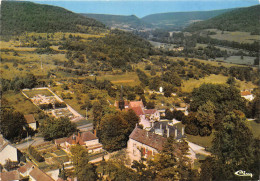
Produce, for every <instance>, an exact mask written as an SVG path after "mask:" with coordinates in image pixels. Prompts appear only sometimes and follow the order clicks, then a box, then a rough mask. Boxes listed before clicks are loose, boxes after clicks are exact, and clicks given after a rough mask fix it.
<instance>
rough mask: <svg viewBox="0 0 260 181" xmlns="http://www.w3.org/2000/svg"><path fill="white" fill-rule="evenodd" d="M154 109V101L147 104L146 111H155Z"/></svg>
mask: <svg viewBox="0 0 260 181" xmlns="http://www.w3.org/2000/svg"><path fill="white" fill-rule="evenodd" d="M154 108H155V102H154V101H150V102H147V104H146V109H154Z"/></svg>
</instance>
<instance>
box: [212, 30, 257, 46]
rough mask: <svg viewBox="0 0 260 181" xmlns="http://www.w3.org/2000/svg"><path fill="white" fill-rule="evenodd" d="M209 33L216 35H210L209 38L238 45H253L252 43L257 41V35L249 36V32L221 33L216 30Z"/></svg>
mask: <svg viewBox="0 0 260 181" xmlns="http://www.w3.org/2000/svg"><path fill="white" fill-rule="evenodd" d="M209 31H212V32H216V33H217V34H216V35H210V37H211V38H214V39H218V40H227V41H235V42H239V43H253V42H254V41H259V40H260V37H259V35H250V32H241V31H233V32H230V31H223V34H222V31H221V30H216V29H209Z"/></svg>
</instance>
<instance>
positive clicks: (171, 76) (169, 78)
mask: <svg viewBox="0 0 260 181" xmlns="http://www.w3.org/2000/svg"><path fill="white" fill-rule="evenodd" d="M162 80H163V81H165V82H167V83H169V84H172V85H173V86H181V83H182V80H181V78H180V76H179V75H178V74H177V73H176V72H171V71H167V72H165V73H164V74H163V75H162Z"/></svg>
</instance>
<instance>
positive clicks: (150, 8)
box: [27, 0, 260, 18]
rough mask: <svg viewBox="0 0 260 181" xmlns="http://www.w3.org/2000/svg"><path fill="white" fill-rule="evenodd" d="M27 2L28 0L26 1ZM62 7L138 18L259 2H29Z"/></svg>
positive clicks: (41, 0)
mask: <svg viewBox="0 0 260 181" xmlns="http://www.w3.org/2000/svg"><path fill="white" fill-rule="evenodd" d="M27 1H28V0H27ZM29 1H31V2H36V3H40V4H49V5H54V6H59V7H63V8H65V9H68V10H70V11H73V12H75V13H94V14H114V15H136V16H138V17H140V18H142V17H144V16H147V15H150V14H155V13H165V12H182V11H207V10H219V9H228V8H238V7H248V6H252V5H256V4H259V1H260V0H29Z"/></svg>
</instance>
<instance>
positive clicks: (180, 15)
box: [142, 9, 233, 29]
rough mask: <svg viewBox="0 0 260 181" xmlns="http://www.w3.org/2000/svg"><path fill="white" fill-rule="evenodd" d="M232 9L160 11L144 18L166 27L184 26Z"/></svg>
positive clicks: (157, 25) (156, 25) (158, 25)
mask: <svg viewBox="0 0 260 181" xmlns="http://www.w3.org/2000/svg"><path fill="white" fill-rule="evenodd" d="M231 10H233V9H223V10H213V11H190V12H169V13H159V14H151V15H148V16H145V17H143V18H142V20H143V21H145V22H147V23H150V24H152V25H153V26H155V27H160V28H164V29H172V28H183V27H186V26H188V25H189V24H191V23H193V22H196V21H203V20H207V19H210V18H212V17H215V16H218V15H220V14H223V13H226V12H228V11H231Z"/></svg>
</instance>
